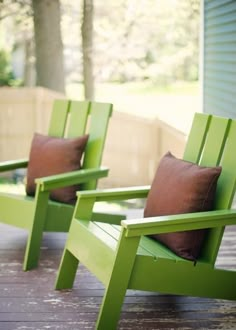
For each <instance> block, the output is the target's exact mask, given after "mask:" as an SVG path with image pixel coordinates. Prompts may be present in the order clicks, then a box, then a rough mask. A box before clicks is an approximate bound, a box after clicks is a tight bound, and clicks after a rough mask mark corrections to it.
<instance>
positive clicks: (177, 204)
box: [144, 152, 221, 260]
mask: <svg viewBox="0 0 236 330" xmlns="http://www.w3.org/2000/svg"><path fill="white" fill-rule="evenodd" d="M220 173H221V167H220V166H217V167H204V166H198V165H196V164H193V163H191V162H187V161H184V160H181V159H177V158H175V157H174V156H173V155H172V154H171V153H170V152H168V153H167V154H166V155H165V156H164V157H163V158H162V159H161V161H160V164H159V166H158V169H157V171H156V174H155V177H154V180H153V183H152V186H151V189H150V192H149V194H148V198H147V202H146V206H145V210H144V216H145V217H152V216H159V215H171V214H182V213H189V212H200V211H209V210H212V209H213V203H214V196H215V191H216V185H217V180H218V177H219V175H220ZM205 233H206V230H202V229H201V230H191V231H183V232H176V233H167V234H156V235H152V237H153V238H155V239H157V240H158V241H160V242H161V243H163V244H164V245H166V246H167V247H168V248H170V249H171V250H172V251H174V252H175V253H176V254H177V255H179V256H181V257H183V258H186V259H189V260H196V259H197V257H198V256H199V253H200V249H201V245H202V242H203V239H204V235H205Z"/></svg>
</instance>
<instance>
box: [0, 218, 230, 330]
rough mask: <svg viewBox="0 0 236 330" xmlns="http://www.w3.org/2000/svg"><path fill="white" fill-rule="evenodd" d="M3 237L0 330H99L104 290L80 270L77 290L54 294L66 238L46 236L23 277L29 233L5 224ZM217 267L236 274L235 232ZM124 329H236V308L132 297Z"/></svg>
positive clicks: (174, 298) (211, 302)
mask: <svg viewBox="0 0 236 330" xmlns="http://www.w3.org/2000/svg"><path fill="white" fill-rule="evenodd" d="M0 233H1V236H0V329H1V330H18V329H19V330H28V329H34V330H35V329H37V330H43V329H50V330H51V329H58V330H61V329H64V330H65V329H66V330H75V329H77V330H78V329H79V330H86V329H94V325H95V320H96V318H97V314H98V310H99V305H100V303H101V299H102V295H103V290H104V289H103V286H102V284H101V283H99V281H98V280H97V279H96V278H95V277H94V276H92V275H91V274H90V273H89V272H88V271H87V270H86V269H85V267H83V266H82V265H81V267H80V269H79V271H78V274H77V277H76V281H75V286H74V288H73V290H65V291H60V292H58V291H55V290H54V288H53V287H54V281H55V276H56V271H57V268H58V265H59V261H60V256H61V253H62V249H63V246H64V242H65V238H66V234H58V233H56V234H55V233H52V234H45V235H44V240H43V246H42V254H41V260H40V266H39V267H38V268H37V269H36V270H33V271H30V272H23V271H22V269H21V266H22V259H23V252H24V249H25V244H26V237H27V233H26V232H25V231H22V230H20V229H16V228H13V227H9V226H6V225H3V224H0ZM218 265H221V266H230V267H231V268H234V269H235V268H236V227H231V228H230V229H227V231H226V234H225V237H224V241H223V246H222V249H221V253H220V258H219V260H218ZM193 285H194V283H193ZM235 286H236V283H235ZM114 299H115V297H114ZM119 329H186V330H187V329H236V302H230V301H223V300H213V299H212V300H211V299H202V298H192V297H178V296H170V295H159V294H153V293H147V292H137V291H136V292H134V291H129V292H128V294H127V296H126V299H125V303H124V305H123V312H122V315H121V321H120V323H119ZM104 330H109V329H104Z"/></svg>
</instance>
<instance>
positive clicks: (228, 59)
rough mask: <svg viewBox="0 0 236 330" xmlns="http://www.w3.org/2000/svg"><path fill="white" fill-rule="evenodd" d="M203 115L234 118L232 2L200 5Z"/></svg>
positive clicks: (235, 19) (235, 16)
mask: <svg viewBox="0 0 236 330" xmlns="http://www.w3.org/2000/svg"><path fill="white" fill-rule="evenodd" d="M203 84H204V89H203V108H204V112H206V113H211V114H216V115H221V116H222V115H223V116H227V117H231V118H236V98H235V93H236V0H233V1H232V0H231V1H229V0H205V1H204V72H203Z"/></svg>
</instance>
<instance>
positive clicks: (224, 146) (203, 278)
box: [56, 114, 236, 330]
mask: <svg viewBox="0 0 236 330" xmlns="http://www.w3.org/2000/svg"><path fill="white" fill-rule="evenodd" d="M235 143H236V120H230V119H225V118H220V117H214V116H211V115H206V114H196V115H195V118H194V121H193V124H192V128H191V131H190V134H189V138H188V141H187V144H186V148H185V152H184V157H183V158H184V159H185V160H188V161H192V162H195V163H198V164H201V165H206V166H214V165H216V164H220V165H221V166H222V173H221V176H220V178H219V181H218V185H217V192H216V201H215V209H214V211H209V212H199V213H198V212H197V213H188V214H182V215H171V216H161V217H152V218H145V219H136V220H123V221H121V223H120V224H118V223H117V222H115V221H112V219H111V220H110V223H109V219H105V220H104V222H101V221H100V222H96V221H93V216H92V209H93V205H94V203H95V202H100V201H115V200H121V199H122V200H125V199H132V198H144V197H146V196H147V193H148V191H149V187H134V188H126V189H111V190H103V191H97V192H95V191H94V192H92V191H91V192H89V191H88V192H82V193H78V200H77V204H76V208H75V213H74V216H73V220H72V223H71V228H70V230H69V234H68V239H67V243H66V246H65V250H64V253H63V257H62V260H61V264H60V268H59V272H58V277H57V281H56V289H65V288H71V287H72V285H73V281H74V278H75V274H76V270H77V267H78V263H79V261H80V262H81V263H83V264H84V265H85V266H86V267H87V268H88V269H89V270H90V271H91V272H92V273H94V274H95V275H96V277H97V278H98V279H99V280H100V281H101V282H102V283H103V284H104V286H105V293H104V297H103V302H102V306H101V309H100V313H99V316H98V320H97V325H96V329H101V330H104V329H109V330H111V329H115V328H116V326H117V322H118V320H119V315H120V311H121V307H122V303H123V299H124V297H125V294H126V290H127V289H133V290H144V291H155V292H161V293H169V294H177V295H190V296H200V297H208V298H209V297H210V298H220V299H221V298H222V299H229V300H236V286H235V283H236V271H232V270H225V269H224V270H223V269H217V268H215V261H216V258H217V254H218V251H219V247H220V244H221V240H222V236H223V233H224V228H225V226H227V225H233V224H236V210H232V209H230V208H231V204H232V200H233V196H234V193H235V186H236V180H235V179H236V156H235ZM91 219H92V220H91ZM200 228H209V230H208V236H207V239H206V240H205V243H204V246H203V248H202V251H201V256H200V257H199V258H198V260H197V262H193V261H190V260H186V259H183V258H181V257H179V256H177V255H176V254H175V253H173V252H172V251H170V250H168V248H166V247H164V246H163V245H161V244H159V243H158V242H157V241H154V240H152V239H151V238H149V237H147V236H146V235H150V234H154V233H168V232H176V231H185V230H192V229H200Z"/></svg>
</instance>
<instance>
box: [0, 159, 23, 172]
mask: <svg viewBox="0 0 236 330" xmlns="http://www.w3.org/2000/svg"><path fill="white" fill-rule="evenodd" d="M28 162H29V160H28V158H22V159H17V160H8V161H5V162H1V163H0V172H6V171H12V170H16V169H18V168H26V167H27V166H28Z"/></svg>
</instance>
